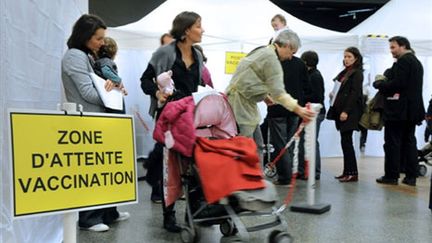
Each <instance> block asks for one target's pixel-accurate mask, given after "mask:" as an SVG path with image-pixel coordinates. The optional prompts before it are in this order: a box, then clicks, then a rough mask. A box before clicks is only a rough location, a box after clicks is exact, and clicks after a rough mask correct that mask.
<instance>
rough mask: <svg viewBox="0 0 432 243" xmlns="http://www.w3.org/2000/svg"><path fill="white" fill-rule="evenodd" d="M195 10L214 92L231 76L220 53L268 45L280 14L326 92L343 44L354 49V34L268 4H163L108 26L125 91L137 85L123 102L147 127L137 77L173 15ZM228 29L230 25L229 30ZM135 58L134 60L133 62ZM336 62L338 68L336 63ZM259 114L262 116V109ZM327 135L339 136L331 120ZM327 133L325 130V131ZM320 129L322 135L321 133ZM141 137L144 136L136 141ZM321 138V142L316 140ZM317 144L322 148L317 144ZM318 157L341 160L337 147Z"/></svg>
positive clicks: (244, 0)
mask: <svg viewBox="0 0 432 243" xmlns="http://www.w3.org/2000/svg"><path fill="white" fill-rule="evenodd" d="M186 10H187V11H194V12H196V13H198V14H199V15H200V16H201V17H202V26H203V28H204V30H205V32H204V37H203V40H202V43H201V44H200V45H201V46H202V47H203V48H204V52H205V55H206V56H207V57H208V62H207V64H206V65H207V67H208V68H209V70H210V72H211V75H212V79H213V83H214V85H215V88H216V89H217V90H218V91H224V90H225V87H226V86H227V85H228V83H229V81H230V79H231V75H228V74H225V71H224V68H225V52H226V51H236V52H249V51H251V50H252V49H254V48H256V47H257V46H262V45H266V44H268V42H269V40H270V38H271V37H272V36H273V35H274V31H273V29H272V28H271V25H270V20H271V18H272V17H273V16H274V15H275V14H278V13H279V14H283V15H284V16H285V17H286V19H287V23H288V27H289V28H291V29H293V30H294V31H296V32H297V33H298V35H299V37H300V38H301V41H302V47H301V49H300V50H299V51H298V55H300V54H301V53H302V52H303V51H306V50H310V49H313V50H315V51H317V52H318V54H319V55H320V64H319V65H318V68H319V69H320V70H321V72H322V74H323V76H324V79H325V81H326V90H330V89H331V87H332V83H333V82H332V81H331V80H332V79H333V77H334V76H335V75H336V74H337V73H338V72H339V71H340V70H342V68H343V67H342V59H343V50H344V49H345V48H347V47H348V46H357V44H358V37H357V35H354V34H346V33H339V32H335V31H331V30H326V29H323V28H319V27H316V26H313V25H311V24H308V23H306V22H303V21H301V20H299V19H297V18H295V17H294V16H292V15H290V14H288V13H286V12H285V11H283V10H282V9H280V8H279V7H277V6H276V5H274V4H273V3H272V2H270V1H268V0H231V1H226V2H221V1H218V0H204V1H203V0H185V1H182V2H181V4H179V2H178V1H175V0H168V1H166V2H164V3H163V4H161V5H160V6H159V7H158V8H156V9H155V10H154V11H152V12H151V13H149V14H148V15H147V16H145V17H144V18H142V19H141V20H139V21H137V22H135V23H131V24H128V25H125V26H119V27H116V28H109V29H108V32H107V35H108V36H111V37H113V38H114V39H115V40H116V41H117V42H118V45H119V50H120V51H119V54H118V55H117V56H118V57H117V59H116V62H118V63H117V64H118V67H119V73H120V76H125V77H126V78H125V77H124V78H123V79H124V81H125V85H126V87H127V88H128V90H134V89H135V88H136V87H138V89H139V92H137V94H136V95H135V94H134V95H129V96H128V97H127V98H126V107H127V109H128V113H129V112H131V110H132V109H135V108H137V107H138V109H139V112H140V114H141V115H142V116H143V117H144V119H145V120H146V121H147V122H148V123H149V124H152V121H151V118H150V117H149V116H148V115H147V110H148V108H147V107H148V97H147V96H146V95H144V94H143V92H142V91H141V89H140V88H139V86H138V85H139V78H140V76H141V74H142V73H143V71H144V70H145V68H146V65H147V64H146V61H148V60H149V58H150V57H151V53H152V52H153V51H154V50H156V49H157V48H158V46H159V37H160V36H161V35H162V34H163V33H165V32H168V31H169V29H170V28H171V25H172V21H173V19H174V17H175V16H176V15H177V14H179V13H180V12H182V11H186ZM228 26H229V27H228ZM138 60H139V61H138ZM335 63H336V64H337V65H335ZM260 107H262V108H263V109H261V110H262V116H265V113H266V111H265V106H263V105H260ZM323 126H324V127H326V128H328V133H329V134H331V136H322V138H325V137H332V138H334V137H336V138H337V137H338V134H337V131H336V129H335V127H334V124H333V123H332V122H324V125H323ZM326 130H327V129H326ZM326 132H327V131H324V132H323V133H326ZM150 137H151V136H149V135H148V134H142V133H140V132H138V133H137V145H139V144H140V143H142V144H143V145H142V146H137V153H138V156H144V157H145V156H146V155H147V151H148V149H149V147H151V146H152V139H151V138H150ZM140 138H146V139H147V140H145V141H144V142H141V141H140V140H139V139H140ZM320 140H321V139H320ZM322 144H327V143H326V142H325V141H324V140H322ZM322 154H323V156H340V155H341V154H342V153H341V151H340V149H339V148H338V146H328V149H326V150H323V152H322Z"/></svg>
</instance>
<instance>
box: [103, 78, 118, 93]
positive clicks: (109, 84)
mask: <svg viewBox="0 0 432 243" xmlns="http://www.w3.org/2000/svg"><path fill="white" fill-rule="evenodd" d="M114 87H116V84H115V83H114V82H113V81H111V80H109V79H107V80H106V82H105V90H106V91H108V92H110V91H111V90H113V89H114Z"/></svg>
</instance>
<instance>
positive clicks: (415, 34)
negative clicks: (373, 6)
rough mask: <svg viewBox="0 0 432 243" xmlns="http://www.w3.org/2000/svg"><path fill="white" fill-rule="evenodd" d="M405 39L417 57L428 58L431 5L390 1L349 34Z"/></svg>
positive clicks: (430, 51) (419, 1) (431, 48)
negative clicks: (379, 35) (396, 36)
mask: <svg viewBox="0 0 432 243" xmlns="http://www.w3.org/2000/svg"><path fill="white" fill-rule="evenodd" d="M349 33H352V34H358V35H367V34H382V35H388V36H389V37H391V36H395V35H401V36H405V37H407V38H408V39H409V40H410V41H411V44H412V46H413V49H414V50H415V51H416V53H417V54H418V55H421V56H431V55H432V1H431V0H416V1H410V0H391V1H389V2H388V3H387V4H385V5H384V6H383V7H382V8H381V9H379V10H378V11H377V12H376V13H375V14H373V15H372V16H370V17H369V18H367V19H366V20H365V21H363V22H362V23H361V24H359V25H358V26H356V27H355V28H353V29H352V30H350V31H349Z"/></svg>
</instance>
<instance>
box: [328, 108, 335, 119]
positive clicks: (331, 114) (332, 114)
mask: <svg viewBox="0 0 432 243" xmlns="http://www.w3.org/2000/svg"><path fill="white" fill-rule="evenodd" d="M326 119H327V120H332V121H334V120H336V114H335V109H334V107H333V106H330V108H329V109H328V111H327V114H326Z"/></svg>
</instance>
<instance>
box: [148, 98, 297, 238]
mask: <svg viewBox="0 0 432 243" xmlns="http://www.w3.org/2000/svg"><path fill="white" fill-rule="evenodd" d="M185 99H192V97H187V98H184V99H182V100H179V101H176V102H171V103H177V102H188V101H185ZM189 102H190V101H189ZM192 102H193V101H192ZM195 103H196V104H197V105H196V106H195V110H194V111H193V112H194V124H193V126H194V128H195V129H194V130H195V134H196V136H197V138H196V144H195V146H194V147H195V151H194V152H193V154H192V156H185V153H181V152H179V151H177V150H176V149H175V145H174V147H173V149H171V150H170V152H169V154H168V155H167V156H164V157H165V158H167V159H166V160H165V158H164V161H168V164H171V166H172V167H177V168H178V175H179V176H178V177H177V179H179V180H181V189H182V191H183V193H184V195H185V198H186V213H185V224H184V226H183V227H182V231H181V233H180V236H181V239H182V242H185V243H189V242H197V241H198V238H199V237H198V233H199V232H198V230H197V229H198V227H199V226H211V225H219V229H220V231H221V233H222V234H223V236H224V237H225V238H226V239H234V240H235V241H237V242H248V241H249V232H255V231H259V230H263V229H268V228H272V227H276V226H281V228H282V230H279V229H275V230H273V231H272V232H271V233H270V234H269V236H268V239H269V242H271V243H273V242H275V243H276V242H291V241H292V238H291V236H290V235H289V234H288V233H287V228H288V224H287V223H286V221H285V219H284V218H283V217H282V215H281V213H282V211H283V209H282V210H281V209H278V208H276V206H275V204H276V202H277V193H276V191H275V188H274V185H273V184H271V183H269V182H267V181H265V180H264V179H263V174H262V169H261V167H260V165H259V159H258V155H257V152H256V145H255V143H254V141H253V140H252V139H251V138H246V137H241V136H238V137H236V136H235V135H236V134H237V126H236V123H235V119H234V115H233V112H232V110H231V108H230V106H229V104H228V102H227V100H226V98H225V97H224V96H223V95H220V94H210V95H207V96H205V97H204V98H202V99H201V100H200V101H199V102H197V101H195ZM168 105H171V104H170V103H169V104H168ZM168 105H167V106H168ZM173 105H174V106H175V105H176V104H173ZM167 108H168V107H166V108H165V110H164V112H165V111H166V110H168V109H167ZM176 109H177V110H178V108H176ZM164 112H163V113H164ZM163 113H162V114H161V117H162V116H163ZM177 120H178V119H174V120H173V122H177ZM159 122H161V123H165V122H166V121H163V119H162V120H161V118H160V119H159V121H158V124H159ZM158 124H157V126H158ZM167 127H170V126H169V125H168V126H167ZM156 129H157V127H156ZM173 135H174V134H173ZM174 137H175V135H174ZM155 138H156V136H155ZM156 140H158V138H156ZM233 141H234V143H235V142H237V143H236V144H235V145H233V146H231V147H232V148H234V150H230V148H229V147H230V145H229V143H230V142H233ZM239 146H240V147H242V146H243V147H244V150H242V151H243V152H244V154H241V153H242V152H239V154H236V153H237V149H238V148H239ZM208 151H210V152H209V153H207V152H208ZM233 151H234V152H233ZM206 153H207V154H206ZM203 154H204V155H203ZM209 154H211V155H213V156H216V157H217V158H221V159H217V160H214V161H212V160H210V159H209V160H206V158H210V157H207V156H208V155H209ZM225 155H228V156H225ZM218 156H219V157H218ZM248 156H249V157H248ZM227 158H228V159H227ZM242 158H251V160H253V161H255V162H256V163H254V165H253V166H249V165H247V166H245V165H243V167H244V168H243V169H245V167H247V168H246V171H248V173H249V174H248V176H243V178H242V177H241V176H240V175H238V174H237V173H236V172H237V171H236V169H238V168H239V167H242V165H240V164H241V163H240V162H238V161H239V160H242ZM223 160H227V161H228V163H222V162H221V161H223ZM244 162H246V163H250V160H248V159H245V160H244ZM221 163H222V164H223V166H224V167H223V169H222V170H223V171H225V172H226V175H223V176H219V175H218V176H216V174H217V171H218V168H211V167H212V166H213V164H218V165H219V168H222V167H221ZM236 163H238V164H236ZM225 166H229V168H230V169H225V168H226V167H225ZM251 167H253V168H254V169H255V170H253V171H252V169H251ZM256 169H258V172H257V170H256ZM222 170H221V169H219V171H222ZM240 170H241V169H240ZM233 171H235V172H233ZM244 171H245V170H243V172H244ZM258 173H259V175H258ZM168 174H169V173H168ZM174 177H175V176H174ZM231 177H235V179H234V178H231ZM230 178H231V179H232V181H235V182H236V183H234V184H235V185H232V184H231V185H227V184H226V183H225V182H226V181H230ZM258 178H259V179H258ZM168 180H169V179H168ZM214 180H219V181H221V182H222V184H223V185H219V184H217V183H215V182H214ZM246 180H248V181H246ZM164 181H165V178H164ZM209 181H210V183H209ZM237 181H240V182H238V183H237ZM244 181H246V183H244V184H242V182H244ZM164 183H165V182H164ZM224 183H225V184H224ZM168 184H169V183H168ZM237 184H242V186H244V185H247V186H251V187H249V188H248V187H246V189H244V188H243V190H234V189H233V190H231V191H230V193H229V194H227V191H226V190H227V188H237V189H239V186H238V185H237ZM257 185H262V186H257ZM240 187H241V186H240ZM212 188H213V190H212ZM169 191H170V190H168V192H169ZM221 191H222V192H221ZM174 194H175V198H174V201H175V199H176V198H177V197H179V196H180V195H181V194H182V193H181V192H180V193H179V192H178V191H177V192H176V193H174ZM221 195H225V196H221ZM166 198H167V197H166ZM172 200H173V199H171V201H172ZM166 201H167V205H169V202H170V199H169V197H168V199H167V200H166ZM250 216H256V217H257V216H260V217H259V219H260V220H261V219H262V220H264V219H266V222H263V223H261V224H256V225H252V226H246V225H245V224H244V221H243V220H242V219H244V218H245V217H250Z"/></svg>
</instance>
